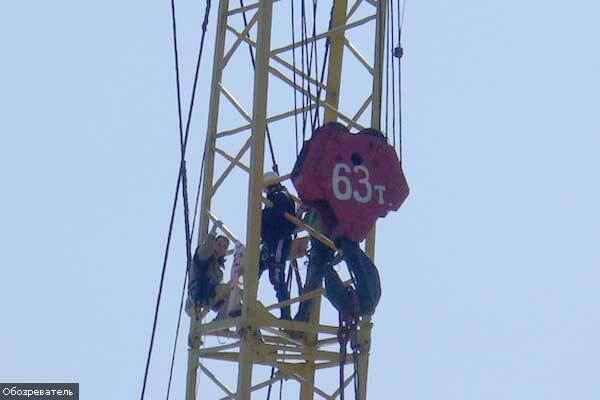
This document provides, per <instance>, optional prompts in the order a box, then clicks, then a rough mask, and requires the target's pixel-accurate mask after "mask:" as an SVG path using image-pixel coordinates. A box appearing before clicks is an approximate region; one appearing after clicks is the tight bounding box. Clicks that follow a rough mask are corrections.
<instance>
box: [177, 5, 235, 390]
mask: <svg viewBox="0 0 600 400" xmlns="http://www.w3.org/2000/svg"><path fill="white" fill-rule="evenodd" d="M228 10H229V0H220V1H219V14H218V20H217V32H216V40H215V51H214V58H213V72H212V83H211V88H210V104H209V113H208V115H209V120H208V126H207V130H206V147H205V150H206V155H205V159H204V176H203V178H202V203H201V204H202V210H210V205H211V200H212V184H213V173H214V165H215V151H214V148H215V140H216V135H217V125H218V121H219V99H220V92H219V84H220V83H221V78H222V76H223V68H222V63H223V53H224V49H225V33H226V28H227V11H228ZM199 225H200V226H199V228H198V229H199V231H198V243H201V242H202V241H203V240H204V238H205V237H206V234H207V233H208V213H206V212H202V213H200V224H199ZM199 324H200V321H199V320H197V319H196V318H193V317H192V318H191V320H190V333H189V335H190V336H191V334H192V332H194V331H195V330H196V329H197V327H198V325H199ZM188 337H189V336H188ZM190 342H192V347H191V348H190V349H188V371H187V381H186V397H185V398H186V400H195V399H196V381H197V375H198V362H199V361H198V354H197V351H196V350H197V349H198V347H199V346H200V343H199V341H190Z"/></svg>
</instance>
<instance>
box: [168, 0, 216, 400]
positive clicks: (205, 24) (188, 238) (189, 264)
mask: <svg viewBox="0 0 600 400" xmlns="http://www.w3.org/2000/svg"><path fill="white" fill-rule="evenodd" d="M210 9H211V0H207V1H206V7H205V11H204V20H203V22H202V37H201V39H200V47H199V49H198V57H197V61H196V69H195V72H194V85H193V88H192V95H191V98H190V107H189V110H188V116H187V122H186V127H185V140H184V142H183V144H182V157H185V149H186V147H187V139H188V137H189V131H190V126H191V120H192V114H193V109H194V99H195V95H196V88H197V84H198V77H199V71H200V65H201V60H202V52H203V49H204V40H205V37H206V30H207V28H208V20H209V16H210ZM174 32H175V34H176V31H174ZM205 155H206V148H205V149H204V152H203V154H202V165H201V168H200V177H199V180H198V189H197V192H196V200H195V205H194V216H193V218H192V221H193V222H192V227H191V229H190V224H189V209H188V204H187V203H188V197H187V174H186V168H185V158H184V159H183V163H184V168H183V182H184V196H183V202H184V219H185V230H186V256H187V268H186V270H185V277H184V279H183V288H182V291H181V300H180V305H179V315H178V317H177V328H176V330H175V340H174V343H173V353H172V356H171V366H170V369H169V382H168V386H167V395H166V399H167V400H168V399H169V395H170V392H171V382H172V379H173V368H174V364H175V355H176V352H177V341H178V339H179V328H180V325H181V315H182V310H183V299H184V297H185V287H186V282H187V278H188V275H189V273H190V269H191V268H192V255H191V253H192V252H191V242H192V237H193V232H194V227H195V223H196V214H197V210H198V202H199V194H200V187H201V183H202V174H203V171H204V158H205ZM190 232H191V235H190Z"/></svg>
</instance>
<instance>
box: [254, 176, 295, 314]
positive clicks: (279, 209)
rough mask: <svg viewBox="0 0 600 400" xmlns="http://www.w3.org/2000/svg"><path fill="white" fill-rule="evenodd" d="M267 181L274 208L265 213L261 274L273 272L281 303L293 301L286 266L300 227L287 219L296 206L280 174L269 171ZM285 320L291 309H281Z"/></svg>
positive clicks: (274, 284) (262, 228)
mask: <svg viewBox="0 0 600 400" xmlns="http://www.w3.org/2000/svg"><path fill="white" fill-rule="evenodd" d="M263 181H264V182H265V183H266V185H267V186H266V187H265V192H266V194H267V199H269V200H270V201H271V203H272V206H271V207H265V208H264V209H263V211H262V224H261V237H262V243H263V245H262V248H261V256H260V274H262V272H263V271H265V270H267V269H268V270H269V280H270V281H271V284H272V285H273V288H274V289H275V294H276V296H277V300H278V301H279V302H282V301H286V300H289V298H290V293H289V291H288V288H287V285H286V282H285V263H286V260H287V257H288V254H289V252H290V244H291V242H292V233H293V232H294V230H295V228H296V226H295V225H294V224H293V223H291V222H290V221H288V220H287V219H286V218H285V216H284V215H285V213H289V214H291V215H295V213H296V206H295V204H294V201H293V200H292V198H291V197H290V194H289V193H288V191H287V189H286V188H285V187H284V186H283V185H281V184H280V183H279V175H277V174H276V173H275V172H267V173H266V174H265V175H264V177H263ZM281 319H291V316H290V306H286V307H282V308H281Z"/></svg>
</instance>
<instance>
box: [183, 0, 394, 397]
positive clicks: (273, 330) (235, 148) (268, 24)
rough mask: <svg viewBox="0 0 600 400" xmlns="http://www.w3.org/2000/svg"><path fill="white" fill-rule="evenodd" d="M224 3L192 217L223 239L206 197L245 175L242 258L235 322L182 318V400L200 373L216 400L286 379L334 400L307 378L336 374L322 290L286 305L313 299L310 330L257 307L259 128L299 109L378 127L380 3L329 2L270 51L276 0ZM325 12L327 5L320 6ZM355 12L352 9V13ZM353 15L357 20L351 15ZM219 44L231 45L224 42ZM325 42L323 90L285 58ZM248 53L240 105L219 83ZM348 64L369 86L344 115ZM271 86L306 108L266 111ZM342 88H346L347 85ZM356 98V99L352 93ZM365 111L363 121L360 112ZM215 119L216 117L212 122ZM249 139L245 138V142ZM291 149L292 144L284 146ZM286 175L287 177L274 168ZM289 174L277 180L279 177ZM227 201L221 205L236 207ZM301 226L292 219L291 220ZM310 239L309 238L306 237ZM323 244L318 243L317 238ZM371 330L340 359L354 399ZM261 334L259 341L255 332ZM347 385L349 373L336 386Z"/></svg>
mask: <svg viewBox="0 0 600 400" xmlns="http://www.w3.org/2000/svg"><path fill="white" fill-rule="evenodd" d="M232 3H233V2H230V1H229V0H220V1H219V10H218V22H217V32H216V40H215V49H214V59H213V72H212V83H211V87H210V105H209V113H208V116H209V119H208V127H207V135H206V150H205V151H206V153H205V157H206V159H205V169H204V176H203V186H202V211H201V217H200V235H199V238H200V240H203V239H204V238H206V235H207V232H208V227H209V222H210V220H215V221H216V220H223V222H224V227H223V230H224V231H225V232H226V233H227V235H228V236H230V237H234V234H233V233H232V232H231V230H230V229H228V228H227V225H228V221H227V218H222V217H224V216H223V215H217V212H216V211H215V209H214V207H213V199H214V198H215V196H216V195H217V194H218V193H219V191H221V190H223V188H224V187H225V186H226V185H227V182H228V180H229V179H230V176H231V172H232V171H234V170H239V171H243V172H244V174H246V175H247V185H248V186H247V191H248V196H247V198H245V197H244V196H240V198H239V201H238V202H239V207H240V209H246V210H247V214H246V221H245V226H246V236H245V240H244V242H245V245H246V254H245V261H244V291H243V307H242V314H241V316H240V317H237V318H226V319H222V320H217V321H213V322H209V323H202V317H203V316H204V315H206V313H207V312H208V311H203V312H201V313H199V314H197V315H195V316H194V317H192V319H191V324H190V348H189V353H188V372H187V391H186V399H188V400H192V399H195V398H196V394H197V392H200V391H201V390H200V389H199V388H197V387H196V382H197V376H198V372H199V371H201V372H202V373H204V374H205V375H206V376H207V377H208V378H209V379H210V380H211V381H213V382H214V383H215V384H216V385H217V386H218V387H219V388H221V389H222V390H223V394H224V396H223V398H224V399H234V398H239V399H250V398H251V396H252V393H253V392H254V391H256V390H258V389H261V388H264V387H266V386H268V385H270V384H272V383H274V382H277V381H279V380H281V379H292V380H295V381H297V382H299V384H300V386H301V390H300V398H301V399H302V400H308V399H313V398H314V397H315V395H317V396H319V397H323V398H325V399H335V398H336V397H338V396H339V394H340V389H338V390H337V391H335V392H334V393H326V392H325V391H324V390H321V389H320V388H318V387H317V386H316V385H315V376H316V374H318V373H319V372H320V371H322V370H326V369H330V368H336V367H338V365H339V362H340V355H339V351H338V349H336V348H335V346H336V345H337V331H338V327H337V326H331V325H324V324H322V323H321V322H320V320H319V312H318V309H319V307H320V296H321V293H322V290H321V291H316V292H313V293H308V294H305V295H303V296H301V297H296V298H292V299H291V300H290V301H289V302H287V303H297V302H299V301H300V300H302V299H305V298H308V297H314V299H315V301H314V302H313V304H315V308H316V310H315V311H316V312H313V313H312V315H311V321H310V322H309V323H303V322H295V321H287V320H280V319H278V318H276V317H275V316H273V315H272V314H271V313H270V311H272V310H275V309H277V308H279V307H281V306H282V305H284V304H283V303H277V304H273V305H270V306H264V305H263V304H262V303H261V302H260V301H258V300H257V291H258V264H259V245H260V224H261V207H262V204H263V201H264V200H263V195H262V188H263V181H262V179H263V178H262V177H263V171H264V159H265V131H266V129H267V125H268V124H270V123H275V122H278V121H282V120H285V119H293V118H294V117H295V116H297V115H298V114H300V113H302V112H306V111H308V110H315V109H317V108H320V110H322V112H323V113H324V116H325V121H336V120H337V121H340V122H342V123H344V124H346V125H348V126H349V127H350V128H355V129H362V128H363V127H365V126H370V127H373V128H375V129H379V128H380V120H381V103H382V64H383V59H384V50H385V49H384V46H385V40H384V39H385V37H384V36H385V21H386V1H385V0H381V1H376V0H354V1H351V2H348V1H347V0H336V1H335V3H334V4H333V12H332V14H331V23H330V26H329V30H325V31H323V32H319V33H318V34H317V35H314V36H311V37H309V38H305V40H299V41H298V40H297V41H296V42H294V43H288V44H287V45H283V46H277V47H276V46H274V45H273V41H272V33H273V21H274V20H276V18H278V14H277V13H278V8H277V7H278V5H279V4H278V3H283V2H282V1H281V2H280V1H277V0H275V1H274V0H259V1H258V2H256V3H252V4H248V5H245V6H244V7H236V6H235V5H233V4H232ZM329 5H331V2H330V3H329ZM359 11H360V12H359ZM243 12H244V13H247V14H248V15H249V19H248V23H247V26H242V27H241V28H239V27H236V25H235V23H234V21H233V18H234V17H237V20H239V17H240V14H241V13H243ZM359 14H361V16H360V17H357V16H358V15H359ZM364 27H367V32H369V34H370V39H368V40H372V53H371V54H369V55H366V54H362V53H361V52H360V51H359V50H358V48H357V46H356V45H355V44H354V43H352V42H351V40H350V39H349V38H348V33H349V32H351V31H352V30H356V29H360V28H364ZM227 38H229V42H230V44H229V45H227ZM324 40H329V46H330V49H329V53H328V64H327V75H326V80H325V82H324V83H321V82H319V80H316V79H314V78H313V77H311V76H309V75H307V74H306V72H305V71H302V70H301V69H300V68H298V66H296V67H294V65H293V64H292V63H291V62H290V61H289V55H288V56H287V57H288V58H287V59H286V54H289V52H290V51H293V49H295V48H298V47H300V46H302V45H306V44H308V43H311V42H313V41H324ZM248 44H249V45H250V46H252V48H253V49H254V50H255V52H256V67H255V70H254V71H253V72H252V73H253V75H254V81H253V85H254V87H253V93H252V96H251V98H252V106H251V108H250V107H247V108H245V107H244V106H243V105H242V104H243V101H241V100H239V94H238V93H236V90H235V89H234V88H235V85H230V84H228V82H227V81H226V80H225V79H224V75H223V71H224V70H226V69H227V67H228V65H229V64H230V63H231V62H232V60H233V59H234V58H235V55H236V54H237V53H239V52H241V51H246V50H244V48H245V47H247V45H248ZM344 55H346V58H348V57H350V56H351V57H353V58H354V59H355V60H356V61H358V63H359V64H360V65H362V66H363V67H364V71H365V72H366V74H367V76H369V77H370V79H371V81H370V82H371V84H369V85H368V87H369V89H368V90H366V91H365V93H364V94H363V95H364V96H363V95H360V96H359V97H360V99H361V102H360V106H359V107H358V108H356V107H355V108H354V109H350V108H349V107H348V108H347V109H343V108H344V107H343V102H341V101H340V100H341V96H342V94H344V93H347V92H344V91H343V90H344V85H343V82H342V80H343V79H342V71H343V64H344V63H345V62H346V60H345V59H344ZM294 74H295V75H296V78H298V79H304V80H305V82H309V84H310V85H312V87H313V88H315V89H317V88H321V97H320V98H319V97H317V94H316V93H317V90H314V91H307V90H306V86H304V85H300V84H299V83H298V82H296V83H295V82H294V79H293V75H294ZM274 80H277V81H280V82H282V83H283V84H285V85H286V86H287V87H289V88H290V89H291V90H295V91H297V92H298V93H300V94H301V95H303V96H305V97H306V98H308V99H309V100H310V101H309V103H308V105H306V104H305V105H304V107H300V108H291V109H288V110H286V111H284V112H278V113H276V114H270V113H269V112H268V111H269V110H268V104H271V103H270V102H269V101H271V102H273V101H274V100H275V101H276V99H274V96H277V95H278V94H277V93H275V92H273V91H272V89H271V86H272V85H270V82H271V84H272V83H273V81H274ZM349 84H352V83H351V82H349ZM353 96H356V92H355V91H354V92H353ZM225 104H228V105H229V106H230V107H231V106H232V107H233V108H234V109H235V110H237V113H238V114H239V116H241V118H242V121H243V123H242V124H239V125H237V126H233V127H231V126H230V127H223V123H222V121H223V118H220V112H221V111H222V109H223V107H224V105H225ZM368 110H370V115H369V113H368V112H367V111H368ZM221 117H222V116H221ZM248 133H250V135H248ZM234 135H236V136H238V137H240V138H243V137H244V136H243V135H248V136H247V138H246V139H245V140H244V139H242V140H241V142H243V145H242V146H241V147H239V142H240V141H239V140H238V141H237V142H236V143H232V141H227V140H226V139H227V138H228V137H231V136H234ZM290 147H291V146H290ZM248 152H250V161H249V163H247V162H244V161H243V160H244V157H245V156H247V153H248ZM218 158H221V161H224V162H225V163H226V164H225V165H226V166H225V167H224V168H221V170H220V171H219V170H218V168H217V163H216V161H217V159H218ZM283 172H284V173H285V172H289V171H283ZM288 177H289V174H287V175H286V174H283V175H282V176H281V180H282V181H283V180H285V179H287V178H288ZM236 200H237V199H231V200H230V201H236ZM297 222H298V223H299V224H300V225H302V224H301V222H299V221H297ZM313 233H314V232H313ZM322 239H323V240H326V239H324V238H322ZM374 250H375V233H374V230H373V232H372V233H371V235H370V237H369V239H368V240H367V244H366V252H367V254H368V255H369V256H370V257H371V258H373V257H374ZM228 328H233V329H235V332H236V333H233V332H234V331H229V333H228V334H226V335H225V334H223V333H222V330H223V329H228ZM371 329H372V323H371V321H370V318H363V319H362V320H361V321H360V329H359V344H360V350H361V351H360V353H359V354H358V355H354V354H349V355H348V357H347V360H346V362H347V363H352V362H354V357H358V377H359V382H360V385H359V393H360V398H361V399H366V394H367V389H366V387H367V371H368V362H369V351H370V340H371ZM286 330H294V331H302V332H304V333H305V339H304V340H297V339H293V338H292V337H290V336H289V335H288V334H287V333H286ZM258 331H260V332H261V333H260V334H258V333H257V332H258ZM206 335H220V336H221V337H228V338H227V339H225V343H224V344H222V345H219V346H214V347H204V348H201V338H202V337H203V336H206ZM201 359H213V360H222V361H227V362H230V363H231V364H232V367H233V368H232V370H236V369H235V367H236V365H235V364H237V371H238V380H237V389H235V390H234V389H232V388H229V387H227V386H226V385H225V384H224V383H223V382H222V379H219V377H218V376H217V374H216V373H214V372H213V371H211V370H209V369H208V368H207V367H206V366H205V365H203V364H202V363H201V362H200V360H201ZM255 365H265V366H274V367H275V368H276V370H277V371H278V372H277V374H275V375H274V376H273V378H271V379H268V380H266V381H263V382H253V379H252V376H253V374H252V373H253V366H255ZM353 379H355V376H354V375H350V376H349V377H348V379H346V382H345V385H349V384H350V383H351V382H352V380H353Z"/></svg>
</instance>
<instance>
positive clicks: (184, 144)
mask: <svg viewBox="0 0 600 400" xmlns="http://www.w3.org/2000/svg"><path fill="white" fill-rule="evenodd" d="M210 3H211V1H210V0H207V3H206V12H205V19H204V24H203V25H202V30H203V32H202V39H201V43H200V50H199V55H198V62H197V65H196V73H195V77H194V87H193V91H192V98H191V100H190V108H189V113H188V120H187V124H186V129H185V136H184V134H183V127H182V125H183V117H182V110H181V85H180V76H179V56H178V46H177V22H176V13H175V0H171V21H172V27H173V47H174V58H175V77H176V85H177V104H178V118H179V138H180V146H181V160H180V163H179V172H178V176H177V184H176V188H175V196H174V198H173V206H172V210H171V219H170V222H169V230H168V234H167V243H166V248H165V254H164V258H163V265H162V271H161V276H160V283H159V289H158V294H157V298H156V306H155V311H154V320H153V323H152V333H151V337H150V345H149V348H148V356H147V359H146V368H145V371H144V380H143V383H142V392H141V395H140V399H141V400H143V399H144V395H145V392H146V384H147V381H148V372H149V370H150V360H151V358H152V350H153V347H154V339H155V337H156V327H157V323H158V312H159V309H160V301H161V298H162V289H163V285H164V278H165V272H166V267H167V262H168V257H169V250H170V245H171V238H172V234H173V224H174V221H175V212H176V209H177V199H178V197H179V189H180V186H181V183H182V181H183V184H184V190H183V201H184V213H185V214H184V215H185V217H186V226H185V229H186V248H187V249H188V251H187V258H188V266H189V265H190V262H191V260H190V256H191V254H190V251H189V248H190V237H189V219H188V218H189V212H188V209H187V190H186V189H187V188H186V186H187V183H186V179H185V152H186V148H187V141H188V137H189V128H190V123H191V116H192V112H193V107H194V98H195V92H196V86H197V80H198V72H199V69H200V60H201V58H202V50H203V48H204V40H205V36H206V27H207V24H208V21H207V18H208V14H209V12H210ZM187 269H188V268H186V270H187ZM169 389H170V386H169ZM167 398H168V393H167Z"/></svg>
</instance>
